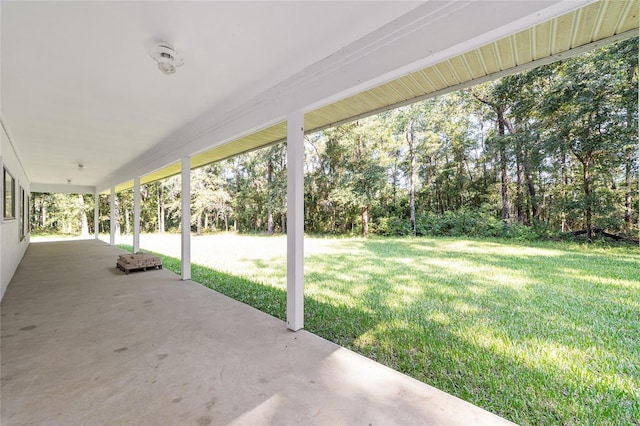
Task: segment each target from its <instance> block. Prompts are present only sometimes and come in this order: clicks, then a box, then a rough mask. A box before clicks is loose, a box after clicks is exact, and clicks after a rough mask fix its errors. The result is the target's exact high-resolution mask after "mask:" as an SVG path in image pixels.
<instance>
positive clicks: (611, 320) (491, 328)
mask: <svg viewBox="0 0 640 426" xmlns="http://www.w3.org/2000/svg"><path fill="white" fill-rule="evenodd" d="M155 238H158V239H161V238H174V239H175V240H176V241H177V242H165V243H162V242H161V241H160V240H155ZM172 241H173V240H172ZM193 242H194V243H193V248H192V250H193V251H192V259H193V260H194V262H198V263H200V264H203V265H210V266H211V268H209V267H205V266H199V265H194V266H193V270H192V277H193V280H194V281H197V282H200V283H202V284H204V285H206V286H208V287H210V288H212V289H215V290H216V291H219V292H221V293H224V294H227V295H229V296H231V297H233V298H235V299H238V300H241V301H243V302H245V303H248V304H250V305H252V306H255V307H256V308H258V309H260V310H262V311H265V312H267V313H270V314H271V315H274V316H276V317H278V318H281V319H285V315H286V313H285V312H286V309H285V292H284V290H285V288H286V279H285V269H286V261H285V249H286V240H285V238H284V237H256V236H237V235H222V236H207V237H194V238H193ZM121 247H123V248H125V249H130V246H121ZM142 247H143V248H144V247H153V248H155V250H154V251H156V252H157V251H158V250H159V249H158V247H163V249H162V251H164V252H165V253H167V254H170V255H171V254H173V255H174V256H175V255H176V251H175V250H176V247H177V248H178V249H179V236H158V237H156V236H143V237H142ZM165 248H166V250H165ZM305 252H306V253H305V329H307V330H309V331H311V332H313V333H316V334H318V335H320V336H322V337H325V338H327V339H329V340H331V341H333V342H336V343H338V344H340V345H342V346H345V347H347V348H349V349H352V350H354V351H356V352H359V353H361V354H363V355H365V356H367V357H369V358H371V359H374V360H376V361H378V362H381V363H383V364H386V365H388V366H390V367H392V368H394V369H396V370H399V371H401V372H403V373H405V374H407V375H409V376H412V377H414V378H416V379H418V380H421V381H423V382H425V383H428V384H430V385H432V386H435V387H437V388H439V389H442V390H444V391H446V392H449V393H451V394H453V395H456V396H458V397H460V398H462V399H464V400H466V401H469V402H472V403H474V404H476V405H478V406H480V407H483V408H485V409H487V410H489V411H492V412H494V413H496V414H499V415H501V416H503V417H505V418H507V419H509V420H512V421H514V422H516V423H520V424H536V425H537V424H565V425H583V424H611V425H629V424H631V425H633V424H635V425H640V251H639V250H638V249H637V248H610V249H605V248H598V247H588V246H581V245H573V244H561V243H557V244H556V243H534V244H518V243H513V242H495V241H483V240H467V239H453V238H449V239H445V238H438V239H436V238H418V239H416V238H369V239H359V238H348V239H327V238H313V237H307V238H306V239H305ZM164 265H165V268H167V269H171V270H174V271H176V272H179V269H180V264H179V262H178V261H177V260H176V259H172V258H168V257H165V258H164ZM212 268H216V269H218V271H216V270H214V269H212ZM240 276H241V277H240Z"/></svg>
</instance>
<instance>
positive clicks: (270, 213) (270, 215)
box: [267, 207, 273, 235]
mask: <svg viewBox="0 0 640 426" xmlns="http://www.w3.org/2000/svg"><path fill="white" fill-rule="evenodd" d="M267 234H269V235H273V211H272V210H271V207H268V208H267Z"/></svg>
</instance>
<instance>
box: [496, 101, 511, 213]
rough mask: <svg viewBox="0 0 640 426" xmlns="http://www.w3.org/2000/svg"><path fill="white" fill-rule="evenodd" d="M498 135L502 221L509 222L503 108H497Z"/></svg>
mask: <svg viewBox="0 0 640 426" xmlns="http://www.w3.org/2000/svg"><path fill="white" fill-rule="evenodd" d="M496 112H497V113H498V134H499V135H500V184H501V188H500V195H501V197H502V215H501V216H502V220H503V221H505V222H506V221H508V220H509V177H508V175H507V149H506V146H505V145H506V144H505V142H504V135H505V123H504V122H505V119H504V111H503V109H502V107H497V108H496Z"/></svg>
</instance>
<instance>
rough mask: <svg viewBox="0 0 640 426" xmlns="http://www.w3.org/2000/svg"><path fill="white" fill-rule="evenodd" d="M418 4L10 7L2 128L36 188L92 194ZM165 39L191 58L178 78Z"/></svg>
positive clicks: (4, 35) (4, 15) (5, 14)
mask: <svg viewBox="0 0 640 426" xmlns="http://www.w3.org/2000/svg"><path fill="white" fill-rule="evenodd" d="M418 5H419V3H417V2H397V1H387V2H384V1H374V2H366V3H364V2H330V1H321V2H264V1H263V2H238V1H235V2H89V1H87V2H12V1H2V3H1V6H0V7H1V19H2V20H1V43H2V44H1V49H2V50H1V60H2V61H1V62H2V66H1V89H2V90H1V99H0V105H1V107H2V110H1V114H2V120H3V123H4V125H5V127H6V129H7V130H8V132H9V135H10V137H11V139H12V141H13V142H14V144H15V145H16V147H17V149H18V151H19V154H20V157H21V160H22V163H23V164H24V167H25V169H26V172H27V175H28V176H29V177H30V179H31V181H32V182H38V183H66V182H67V179H71V180H72V183H73V184H74V185H87V186H95V185H96V184H97V183H98V182H99V181H100V180H101V179H102V178H103V177H104V176H106V175H108V174H110V173H112V172H113V171H114V170H118V169H119V168H121V167H122V166H124V165H125V164H127V163H128V162H129V161H131V159H133V158H136V157H138V156H140V155H142V154H144V153H145V152H148V151H149V150H151V149H152V148H153V146H154V145H155V144H157V143H158V142H160V141H161V140H162V139H163V138H164V137H166V136H167V135H169V134H171V133H172V132H174V131H175V130H177V129H179V128H180V127H182V126H185V125H186V124H187V123H189V122H191V121H192V120H194V119H196V118H197V117H198V116H200V115H201V114H203V113H204V112H205V111H207V110H209V109H211V108H212V107H214V106H216V105H224V104H229V105H237V104H239V103H241V102H242V101H246V100H247V99H249V98H251V97H254V96H255V95H257V94H258V93H260V92H262V91H264V90H266V89H268V88H269V87H271V86H273V85H275V84H276V83H279V82H281V81H282V80H285V79H286V78H287V77H289V76H291V75H293V74H295V73H296V72H298V71H300V70H302V69H303V68H305V67H307V66H309V65H311V64H313V63H315V62H317V61H319V60H321V59H323V58H325V57H327V56H329V55H330V54H332V53H333V52H335V51H337V50H339V49H341V48H343V47H345V46H347V45H349V44H350V43H352V42H353V41H354V40H357V39H359V38H360V37H362V36H364V35H365V34H367V33H369V32H371V31H373V30H375V29H376V28H378V27H380V26H382V25H384V24H385V23H387V22H389V21H392V20H393V19H395V18H397V17H399V16H400V15H403V14H405V13H406V12H408V11H410V10H411V9H412V8H414V7H416V6H418ZM159 41H164V42H169V43H170V44H172V45H173V47H174V48H175V49H176V51H177V52H178V53H179V54H180V55H181V56H182V57H183V58H184V61H185V64H184V66H183V67H181V68H178V70H177V72H176V74H174V75H170V76H166V75H163V74H162V73H161V72H160V71H159V70H158V69H157V68H156V63H155V62H154V61H153V60H152V59H151V58H150V57H149V54H148V49H149V47H150V46H153V45H155V44H157V42H159ZM77 163H82V164H84V165H85V166H86V167H85V169H84V170H83V171H78V168H77V166H76V164H77ZM127 178H128V177H127Z"/></svg>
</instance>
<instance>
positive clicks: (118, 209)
mask: <svg viewBox="0 0 640 426" xmlns="http://www.w3.org/2000/svg"><path fill="white" fill-rule="evenodd" d="M113 206H114V209H115V214H114V217H115V218H116V224H115V225H116V234H115V235H116V237H119V236H120V203H118V196H117V195H116V197H115V200H114V202H113Z"/></svg>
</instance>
